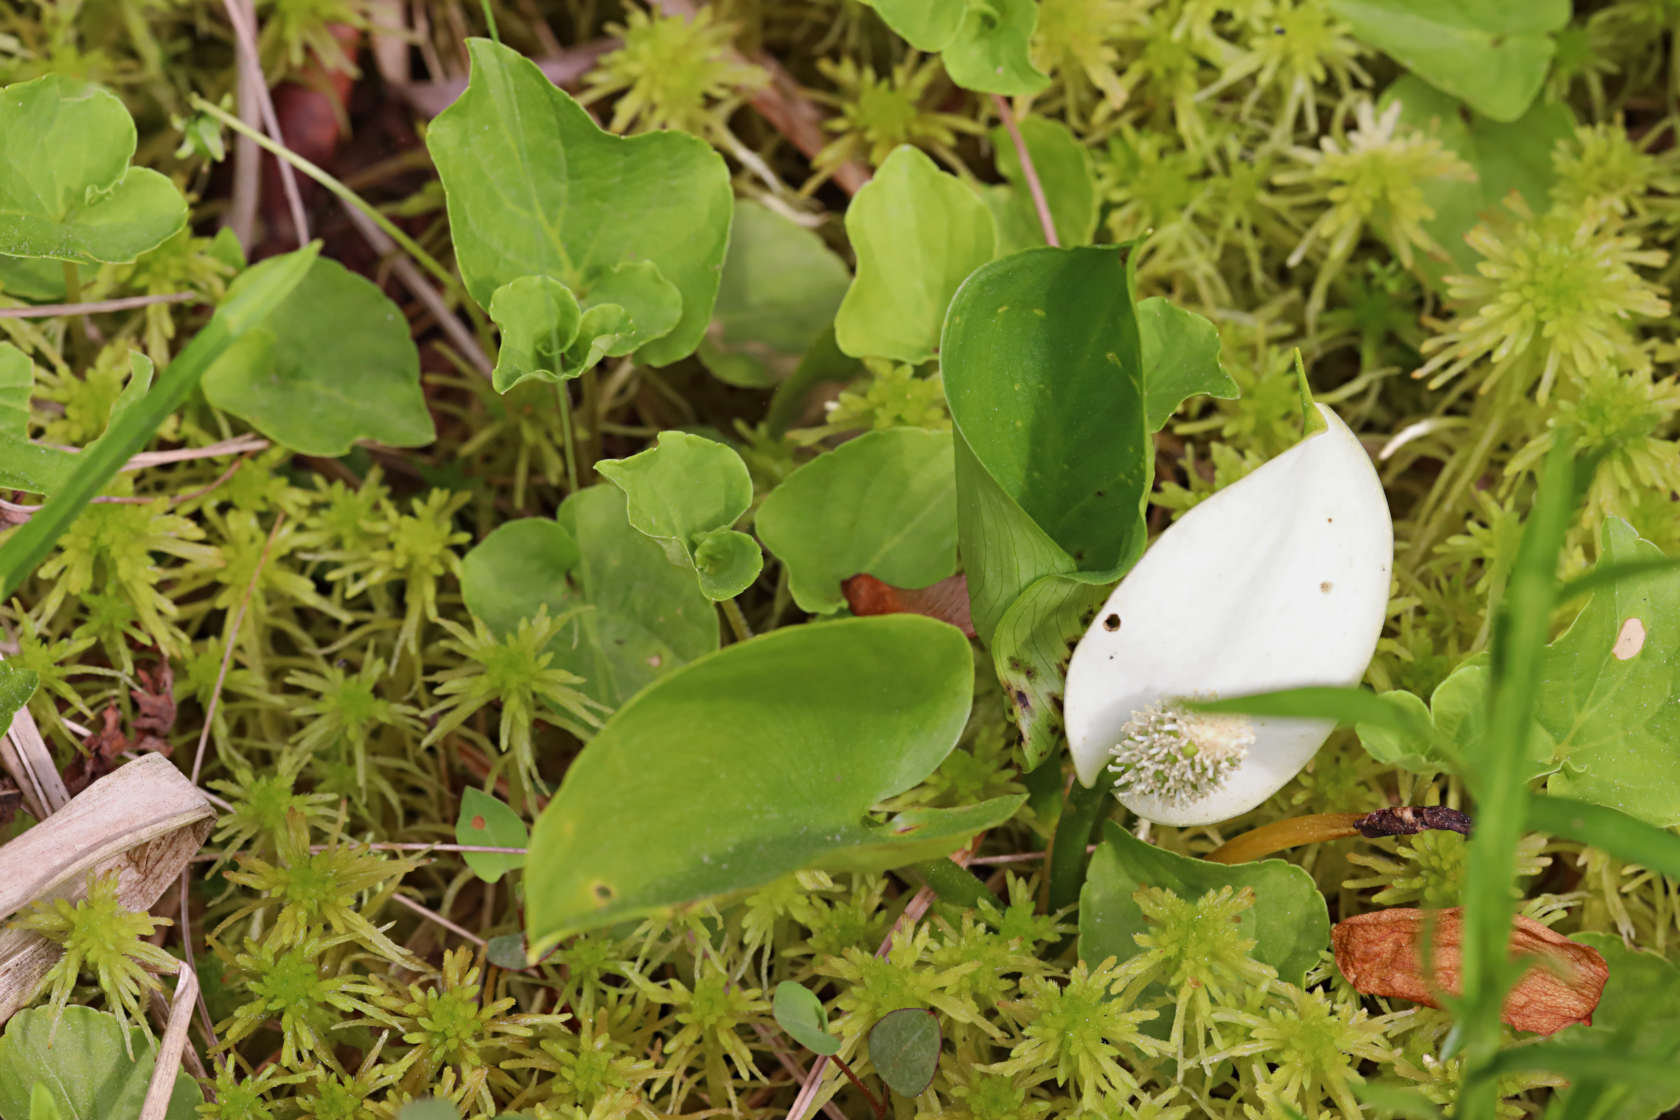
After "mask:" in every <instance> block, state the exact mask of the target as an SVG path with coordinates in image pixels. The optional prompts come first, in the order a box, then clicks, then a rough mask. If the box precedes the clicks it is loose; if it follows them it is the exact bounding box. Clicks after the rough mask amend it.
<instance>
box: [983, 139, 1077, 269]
mask: <svg viewBox="0 0 1680 1120" xmlns="http://www.w3.org/2000/svg"><path fill="white" fill-rule="evenodd" d="M1017 127H1018V128H1019V129H1020V132H1021V140H1022V142H1023V143H1025V144H1026V146H1027V154H1028V155H1029V156H1030V157H1032V163H1033V170H1035V171H1037V172H1038V181H1039V186H1040V187H1041V188H1042V189H1043V191H1044V198H1045V202H1046V204H1047V205H1048V206H1049V207H1050V217H1051V220H1052V221H1054V222H1055V225H1056V238H1057V240H1058V241H1059V242H1060V243H1061V244H1062V245H1063V246H1064V247H1067V248H1072V247H1074V246H1078V245H1089V244H1090V243H1091V237H1092V235H1093V234H1095V233H1096V228H1097V182H1096V173H1095V171H1093V170H1092V167H1091V153H1090V151H1089V149H1087V148H1086V147H1085V145H1084V144H1081V143H1080V142H1079V141H1078V139H1077V138H1075V136H1074V135H1073V133H1072V132H1071V131H1070V130H1069V129H1068V127H1067V126H1066V125H1065V124H1062V123H1061V122H1060V121H1053V120H1048V119H1046V118H1044V117H1027V118H1026V119H1024V120H1022V121H1021V122H1020V123H1019V125H1018V126H1017ZM990 139H991V142H992V149H993V151H994V152H996V156H995V159H996V161H997V169H998V174H999V175H1002V176H1003V178H1004V182H1005V183H1006V184H1007V185H1006V186H998V187H989V188H987V190H986V195H985V197H986V205H987V206H988V207H990V209H991V211H992V217H993V218H995V219H996V220H997V228H998V255H999V256H1007V255H1008V254H1010V253H1014V252H1017V251H1018V250H1021V249H1036V248H1038V247H1039V246H1041V245H1043V244H1045V241H1044V226H1043V223H1042V222H1041V221H1040V220H1039V217H1038V208H1037V206H1036V205H1035V204H1034V203H1033V198H1032V192H1031V191H1030V190H1029V189H1028V187H1027V182H1026V175H1025V173H1024V172H1023V170H1022V167H1021V154H1020V152H1019V151H1018V150H1017V149H1016V147H1015V141H1014V139H1013V138H1012V137H1010V135H1009V133H1008V132H1007V131H1006V130H1005V129H1004V128H1003V127H1002V126H999V127H997V128H994V129H992V131H991V135H990Z"/></svg>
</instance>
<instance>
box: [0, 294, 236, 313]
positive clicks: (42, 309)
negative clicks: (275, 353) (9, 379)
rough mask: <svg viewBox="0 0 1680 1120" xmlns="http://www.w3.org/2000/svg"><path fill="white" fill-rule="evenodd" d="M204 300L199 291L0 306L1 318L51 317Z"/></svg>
mask: <svg viewBox="0 0 1680 1120" xmlns="http://www.w3.org/2000/svg"><path fill="white" fill-rule="evenodd" d="M195 299H196V300H200V301H203V300H204V297H203V296H201V295H199V294H198V293H197V292H165V293H164V294H163V295H157V296H123V297H121V298H119V299H96V300H92V301H90V302H84V303H38V304H33V305H31V306H29V307H0V319H51V318H56V317H58V316H61V315H102V314H104V313H105V312H107V311H129V310H132V309H133V308H136V307H150V306H152V305H153V304H157V303H186V302H188V301H189V300H195Z"/></svg>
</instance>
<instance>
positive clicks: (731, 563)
mask: <svg viewBox="0 0 1680 1120" xmlns="http://www.w3.org/2000/svg"><path fill="white" fill-rule="evenodd" d="M763 568H764V553H763V551H761V550H760V549H759V547H758V542H757V541H755V540H753V539H752V538H751V537H749V536H747V535H746V534H745V533H738V532H736V531H735V530H734V529H714V530H712V531H711V532H709V533H703V534H701V536H700V537H699V538H698V539H697V540H696V541H695V544H694V570H695V572H696V573H698V574H699V576H700V590H701V591H702V592H703V593H704V594H705V596H706V598H708V599H711V600H713V601H714V602H717V601H721V600H724V599H733V598H735V596H737V595H739V594H740V593H741V592H743V591H745V590H746V589H747V588H749V587H751V586H752V582H753V580H755V579H757V578H758V573H759V572H760V571H761V570H763Z"/></svg>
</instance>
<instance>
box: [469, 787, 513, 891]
mask: <svg viewBox="0 0 1680 1120" xmlns="http://www.w3.org/2000/svg"><path fill="white" fill-rule="evenodd" d="M529 837H530V834H529V832H528V831H527V829H526V828H525V819H524V818H523V817H521V816H520V815H519V814H518V813H516V812H514V811H513V809H512V808H511V807H509V806H508V805H507V804H506V803H504V802H502V801H498V800H496V798H494V797H491V796H490V795H489V794H488V793H485V792H484V791H483V790H479V789H474V788H472V787H471V786H468V787H467V788H466V789H464V790H462V791H461V812H460V815H459V816H457V817H456V818H455V843H457V844H471V845H478V846H480V847H489V848H523V847H524V846H525V844H526V842H527V840H528V839H529ZM461 859H462V860H463V861H464V862H465V863H466V865H467V866H468V867H470V868H472V873H473V874H474V875H477V876H478V877H479V878H480V879H483V880H484V881H485V882H486V883H494V882H495V881H496V880H498V879H500V878H501V877H502V876H503V875H506V874H507V873H508V872H509V871H514V870H517V869H518V868H521V867H523V866H525V856H524V854H523V853H519V854H515V853H512V852H506V853H504V852H462V853H461Z"/></svg>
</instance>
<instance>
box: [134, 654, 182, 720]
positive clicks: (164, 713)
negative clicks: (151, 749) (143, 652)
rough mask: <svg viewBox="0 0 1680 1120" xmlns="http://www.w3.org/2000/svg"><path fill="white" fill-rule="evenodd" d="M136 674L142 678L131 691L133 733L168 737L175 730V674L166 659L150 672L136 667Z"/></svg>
mask: <svg viewBox="0 0 1680 1120" xmlns="http://www.w3.org/2000/svg"><path fill="white" fill-rule="evenodd" d="M135 675H136V676H138V677H139V678H140V687H139V688H136V689H133V690H131V691H130V692H129V695H130V696H132V697H134V706H135V709H136V713H135V716H134V730H136V731H139V732H142V733H143V734H145V735H155V736H158V737H159V738H163V737H166V736H167V735H168V734H169V733H170V732H171V731H173V730H175V671H174V670H173V669H171V668H170V667H169V661H168V660H167V659H164V660H160V661H159V662H158V663H157V664H156V665H155V666H153V667H152V668H151V669H149V670H148V669H146V668H145V667H144V666H142V667H139V668H137V669H136V670H135Z"/></svg>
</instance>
